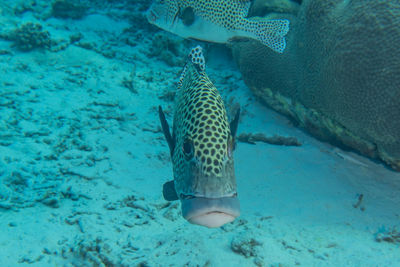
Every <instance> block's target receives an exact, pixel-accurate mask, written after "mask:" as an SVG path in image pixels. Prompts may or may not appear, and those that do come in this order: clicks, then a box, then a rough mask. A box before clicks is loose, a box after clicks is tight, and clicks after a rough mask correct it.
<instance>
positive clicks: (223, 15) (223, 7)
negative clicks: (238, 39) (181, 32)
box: [179, 0, 250, 30]
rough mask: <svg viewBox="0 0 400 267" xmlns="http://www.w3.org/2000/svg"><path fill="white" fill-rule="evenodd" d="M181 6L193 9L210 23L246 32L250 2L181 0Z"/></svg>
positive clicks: (235, 0)
mask: <svg viewBox="0 0 400 267" xmlns="http://www.w3.org/2000/svg"><path fill="white" fill-rule="evenodd" d="M179 2H180V5H181V6H182V7H183V8H185V7H192V8H193V10H194V12H195V13H196V14H197V15H199V16H202V17H203V18H205V19H206V20H208V21H211V22H213V23H215V24H217V25H220V26H222V27H224V28H226V29H228V30H245V29H246V27H247V21H248V20H247V19H246V16H247V13H248V9H249V5H250V1H237V0H234V1H232V0H181V1H179Z"/></svg>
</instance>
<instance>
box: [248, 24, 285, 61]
mask: <svg viewBox="0 0 400 267" xmlns="http://www.w3.org/2000/svg"><path fill="white" fill-rule="evenodd" d="M250 20H251V21H252V22H254V23H252V24H253V25H252V30H253V33H254V34H255V35H256V36H257V39H258V40H259V41H261V43H263V44H264V45H266V46H268V47H269V48H271V49H272V50H274V51H275V52H278V53H283V51H284V50H285V47H286V40H285V35H286V34H287V33H288V31H289V20H287V19H270V20H261V19H250Z"/></svg>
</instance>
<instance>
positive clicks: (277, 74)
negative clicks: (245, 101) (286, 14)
mask: <svg viewBox="0 0 400 267" xmlns="http://www.w3.org/2000/svg"><path fill="white" fill-rule="evenodd" d="M399 26H400V2H399V1H397V0H396V1H395V0H393V1H388V0H377V1H367V2H366V1H363V0H354V1H339V0H329V1H319V0H308V1H303V3H302V5H301V7H300V11H299V13H298V16H297V18H296V19H294V20H292V30H291V32H290V34H289V36H288V47H287V50H286V53H285V54H284V55H283V56H279V55H276V54H273V53H272V52H271V51H269V50H268V49H266V48H264V47H262V46H261V45H259V44H258V43H256V42H252V41H241V42H237V43H234V44H233V45H232V47H233V53H234V56H235V58H236V61H237V63H238V65H239V67H240V69H241V71H242V73H243V76H244V78H245V80H246V83H247V84H248V85H249V86H250V87H251V88H252V89H254V90H256V91H257V90H258V91H259V90H262V89H263V88H271V89H272V90H273V91H279V92H280V93H282V94H283V95H285V96H287V97H289V98H291V99H293V100H296V101H299V102H300V103H301V104H303V105H304V106H305V107H307V108H309V109H314V110H316V111H317V112H318V113H319V114H320V116H326V117H328V118H330V119H332V120H334V121H335V123H337V125H339V126H340V127H344V128H346V129H347V130H349V131H350V132H352V133H353V134H354V135H355V136H357V138H360V139H362V140H364V141H366V142H369V143H372V144H375V147H374V148H373V149H369V150H365V149H363V148H361V147H358V144H359V142H358V141H357V140H354V142H352V141H349V140H347V141H345V142H343V140H340V139H341V138H340V137H339V138H338V139H339V141H341V142H342V143H344V144H346V145H347V146H351V147H353V148H355V149H357V150H359V151H360V152H362V153H363V154H366V155H369V156H372V157H379V158H381V159H383V160H384V161H386V162H387V163H388V164H389V165H391V166H392V167H393V168H395V169H399V170H400V119H399V118H400V108H399V107H400V57H399V56H398V55H399V54H400V27H399ZM258 94H260V92H258ZM266 97H268V96H266Z"/></svg>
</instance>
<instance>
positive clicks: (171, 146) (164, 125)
mask: <svg viewBox="0 0 400 267" xmlns="http://www.w3.org/2000/svg"><path fill="white" fill-rule="evenodd" d="M158 116H159V117H160V122H161V128H162V130H163V132H164V136H165V139H166V140H167V143H168V146H169V151H170V153H171V155H172V153H173V151H174V148H175V141H174V139H173V138H172V136H171V133H170V132H169V125H168V122H167V120H166V119H165V115H164V111H163V110H162V108H161V106H158Z"/></svg>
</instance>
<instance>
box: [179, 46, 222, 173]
mask: <svg viewBox="0 0 400 267" xmlns="http://www.w3.org/2000/svg"><path fill="white" fill-rule="evenodd" d="M200 49H201V48H200ZM191 55H192V56H194V55H196V56H194V57H196V58H203V56H202V53H201V50H200V51H192V53H191ZM203 59H204V58H203ZM191 62H192V63H193V64H188V65H187V66H186V67H185V75H184V77H183V79H182V80H181V86H180V88H179V89H178V91H177V94H176V101H177V102H176V109H175V114H174V123H173V131H174V134H175V136H176V147H177V149H175V151H174V154H173V163H174V164H173V165H174V173H175V175H176V176H178V177H179V175H182V176H183V175H184V173H180V172H183V169H184V168H183V166H184V164H187V163H186V162H185V157H184V155H183V152H182V149H181V147H182V145H183V142H184V140H185V138H187V137H189V138H190V139H191V140H192V143H193V147H194V155H195V160H197V161H199V162H200V163H201V164H200V166H201V168H202V170H201V171H202V172H203V173H204V174H205V175H207V176H211V177H214V176H220V175H222V166H223V160H224V159H225V158H226V157H227V147H226V144H227V142H228V137H229V136H230V129H229V127H228V121H227V116H226V111H225V107H224V103H223V101H222V99H221V96H220V95H219V93H218V90H217V88H215V86H214V85H213V84H212V82H211V81H210V79H209V78H208V76H207V74H206V73H205V71H202V67H199V66H196V64H197V65H201V64H204V61H201V60H199V61H198V60H191ZM204 68H205V67H204Z"/></svg>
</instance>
